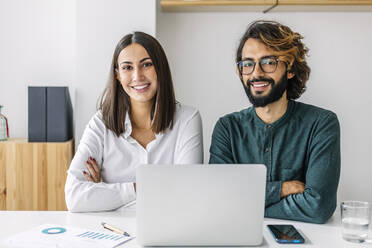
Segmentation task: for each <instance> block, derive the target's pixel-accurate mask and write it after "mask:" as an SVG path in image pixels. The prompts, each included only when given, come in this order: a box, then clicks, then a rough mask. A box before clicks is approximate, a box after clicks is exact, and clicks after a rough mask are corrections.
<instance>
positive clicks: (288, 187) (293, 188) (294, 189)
mask: <svg viewBox="0 0 372 248" xmlns="http://www.w3.org/2000/svg"><path fill="white" fill-rule="evenodd" d="M304 190H305V184H304V183H303V182H301V181H297V180H293V181H285V182H283V183H282V192H281V193H280V198H283V197H286V196H288V195H294V194H301V193H303V192H304Z"/></svg>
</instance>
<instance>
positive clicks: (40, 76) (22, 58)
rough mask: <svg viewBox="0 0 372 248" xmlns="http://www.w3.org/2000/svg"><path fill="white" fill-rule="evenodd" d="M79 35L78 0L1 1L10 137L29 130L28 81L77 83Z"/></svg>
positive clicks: (2, 90) (0, 86)
mask: <svg viewBox="0 0 372 248" xmlns="http://www.w3.org/2000/svg"><path fill="white" fill-rule="evenodd" d="M75 38H76V37H75V1H74V0H64V1H60V0H32V1H30V0H11V1H10V0H9V1H6V0H1V1H0V105H3V106H4V109H3V113H4V115H5V116H7V117H8V121H9V132H10V136H11V137H25V138H27V135H28V124H27V121H28V91H27V86H29V85H30V86H40V85H50V86H69V87H70V88H72V83H73V81H74V76H75V75H74V72H75V65H76V62H75ZM72 100H74V99H72Z"/></svg>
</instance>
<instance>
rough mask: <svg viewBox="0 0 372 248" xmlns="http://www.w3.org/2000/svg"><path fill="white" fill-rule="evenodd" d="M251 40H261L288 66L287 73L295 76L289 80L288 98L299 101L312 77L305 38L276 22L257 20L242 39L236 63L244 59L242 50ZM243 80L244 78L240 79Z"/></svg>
mask: <svg viewBox="0 0 372 248" xmlns="http://www.w3.org/2000/svg"><path fill="white" fill-rule="evenodd" d="M249 38H254V39H258V40H260V41H261V42H262V43H263V44H265V45H266V46H267V47H269V48H270V49H272V50H273V51H274V55H276V56H278V58H279V60H281V61H284V62H285V63H286V65H287V71H288V72H291V73H293V74H294V77H293V78H291V79H288V87H287V98H288V99H292V100H294V99H297V98H299V97H300V96H301V95H302V94H303V93H304V92H305V90H306V82H307V80H308V79H309V76H310V67H309V66H308V65H307V62H306V56H307V54H308V51H309V49H308V48H307V47H306V46H305V44H304V43H303V42H302V39H303V36H302V35H300V34H299V33H296V32H293V31H292V30H291V29H290V28H289V27H287V26H285V25H282V24H280V23H279V22H275V21H266V20H257V21H254V22H253V23H251V24H250V25H249V26H248V29H247V31H246V32H245V33H244V35H243V37H242V38H241V39H240V44H239V47H238V50H237V52H236V62H239V61H240V60H241V59H242V50H243V47H244V44H245V42H246V41H247V40H248V39H249ZM240 79H241V80H242V77H240Z"/></svg>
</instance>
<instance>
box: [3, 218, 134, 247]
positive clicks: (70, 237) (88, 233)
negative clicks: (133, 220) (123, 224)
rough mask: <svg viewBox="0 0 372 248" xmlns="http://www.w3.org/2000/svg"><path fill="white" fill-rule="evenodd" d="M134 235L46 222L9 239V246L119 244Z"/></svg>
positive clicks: (108, 245) (93, 245)
mask: <svg viewBox="0 0 372 248" xmlns="http://www.w3.org/2000/svg"><path fill="white" fill-rule="evenodd" d="M132 238H133V237H127V236H124V235H119V234H115V233H113V232H108V231H99V232H96V231H93V230H86V229H80V228H75V227H69V226H62V225H55V224H44V225H41V226H38V227H35V228H32V229H31V230H28V231H26V232H22V233H18V234H16V235H14V236H12V237H10V238H8V239H7V240H5V242H4V244H5V245H7V247H19V248H21V247H28V248H33V247H38V248H44V247H45V248H46V247H48V248H51V247H53V248H75V247H76V248H81V247H93V248H94V247H97V248H98V247H106V248H112V247H116V246H119V245H121V244H123V243H125V242H127V241H129V240H131V239H132Z"/></svg>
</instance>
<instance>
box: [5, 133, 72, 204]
mask: <svg viewBox="0 0 372 248" xmlns="http://www.w3.org/2000/svg"><path fill="white" fill-rule="evenodd" d="M73 154H74V142H73V140H70V141H67V142H58V143H54V142H48V143H37V142H35V143H29V142H27V140H26V139H10V140H8V141H3V142H0V210H66V203H65V195H64V186H65V182H66V176H67V174H66V173H67V169H68V167H69V165H70V162H71V160H72V157H73Z"/></svg>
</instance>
